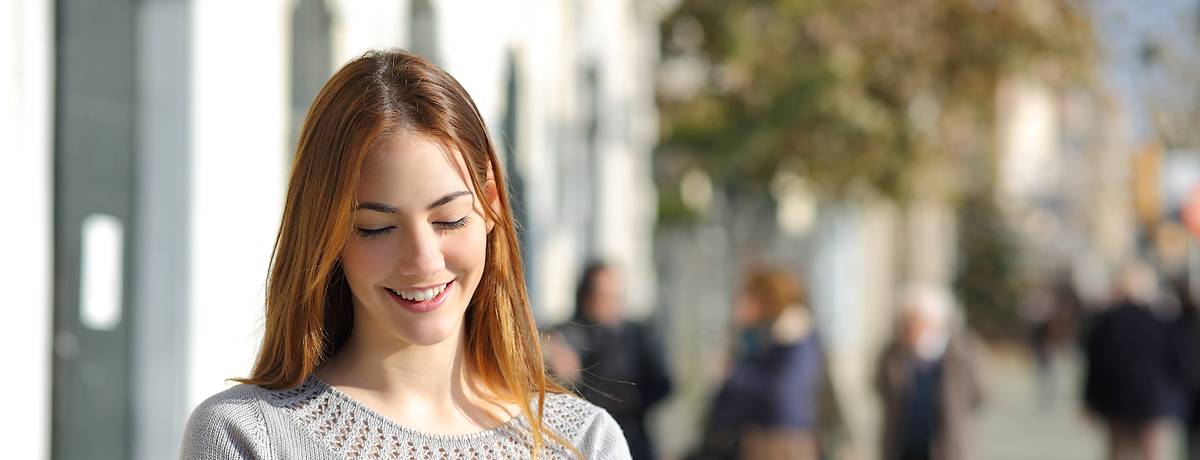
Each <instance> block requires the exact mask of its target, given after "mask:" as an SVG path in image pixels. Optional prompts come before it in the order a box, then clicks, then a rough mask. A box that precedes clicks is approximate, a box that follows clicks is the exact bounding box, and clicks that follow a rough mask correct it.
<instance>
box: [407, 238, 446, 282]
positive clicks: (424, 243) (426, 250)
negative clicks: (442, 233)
mask: <svg viewBox="0 0 1200 460" xmlns="http://www.w3.org/2000/svg"><path fill="white" fill-rule="evenodd" d="M400 240H401V242H400V248H399V250H398V251H397V258H396V271H397V272H399V274H400V275H403V276H405V277H408V278H418V279H421V280H427V279H429V278H432V277H433V276H434V275H436V274H438V272H441V271H442V270H445V268H446V259H445V258H444V257H442V247H441V241H440V240H439V239H438V237H437V233H435V232H434V231H433V229H432V228H429V227H428V226H425V228H423V229H422V228H416V229H413V230H412V231H410V232H407V235H405V237H404V238H400Z"/></svg>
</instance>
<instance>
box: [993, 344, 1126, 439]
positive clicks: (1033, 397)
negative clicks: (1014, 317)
mask: <svg viewBox="0 0 1200 460" xmlns="http://www.w3.org/2000/svg"><path fill="white" fill-rule="evenodd" d="M989 364H990V369H988V370H987V372H986V379H987V380H986V382H985V385H986V389H987V405H986V406H985V408H984V412H983V416H982V419H981V420H980V425H979V433H978V435H979V448H980V456H979V458H981V459H983V460H1095V459H1100V458H1103V457H1104V449H1103V438H1102V437H1101V432H1100V430H1099V427H1097V426H1094V425H1091V424H1090V422H1088V421H1087V420H1086V418H1085V417H1084V415H1083V414H1084V412H1083V402H1082V396H1081V395H1080V390H1081V388H1082V387H1081V385H1082V384H1081V382H1082V380H1081V379H1082V372H1083V371H1082V369H1081V366H1080V360H1079V356H1078V355H1076V354H1073V353H1061V354H1059V355H1058V356H1057V361H1055V363H1054V366H1055V368H1054V372H1055V378H1056V381H1055V389H1056V397H1055V398H1054V399H1053V400H1051V401H1050V402H1049V403H1046V404H1044V403H1042V402H1041V401H1039V399H1038V391H1037V390H1038V388H1037V382H1036V380H1035V369H1034V363H1033V360H1032V356H1030V354H1029V353H1028V352H1027V351H1026V350H1025V349H1022V348H1016V347H1003V346H1000V347H995V348H993V349H992V356H991V361H990V363H989Z"/></svg>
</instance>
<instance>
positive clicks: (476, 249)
mask: <svg viewBox="0 0 1200 460" xmlns="http://www.w3.org/2000/svg"><path fill="white" fill-rule="evenodd" d="M486 253H487V232H486V227H484V226H483V225H479V226H472V227H470V228H466V229H463V231H462V232H459V233H458V234H455V235H452V236H449V237H447V238H446V239H445V240H444V241H443V244H442V256H443V257H445V258H446V266H447V267H449V268H450V269H451V270H453V271H455V272H458V273H460V274H468V275H474V276H472V278H474V277H477V276H478V275H479V274H480V272H482V270H483V262H484V257H485V255H486Z"/></svg>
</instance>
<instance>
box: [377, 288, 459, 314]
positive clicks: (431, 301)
mask: <svg viewBox="0 0 1200 460" xmlns="http://www.w3.org/2000/svg"><path fill="white" fill-rule="evenodd" d="M452 287H454V281H453V280H451V281H450V282H448V283H445V284H439V285H437V286H430V287H426V288H411V289H399V290H397V289H392V288H385V289H384V290H385V291H387V292H388V295H389V296H391V298H392V300H394V301H395V302H396V303H397V304H399V305H400V306H401V307H404V309H406V310H409V311H412V312H414V313H428V312H431V311H433V310H436V309H437V308H438V307H439V306H441V305H442V302H444V301H445V300H446V293H448V292H450V288H452Z"/></svg>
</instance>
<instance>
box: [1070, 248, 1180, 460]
mask: <svg viewBox="0 0 1200 460" xmlns="http://www.w3.org/2000/svg"><path fill="white" fill-rule="evenodd" d="M1116 298H1117V299H1118V301H1117V302H1116V303H1115V305H1114V306H1112V307H1109V308H1108V309H1107V310H1105V311H1103V312H1101V313H1099V314H1097V316H1096V317H1095V318H1094V320H1093V322H1092V326H1091V328H1090V332H1089V333H1088V336H1087V338H1086V339H1085V347H1086V354H1087V372H1086V376H1085V381H1084V400H1085V402H1086V404H1087V407H1088V409H1089V410H1091V411H1092V412H1093V413H1095V414H1096V415H1098V416H1099V417H1100V418H1102V419H1103V420H1104V423H1105V424H1106V426H1107V429H1108V439H1109V458H1110V459H1124V458H1138V459H1145V460H1154V459H1162V458H1168V451H1169V450H1170V448H1169V447H1168V446H1167V445H1166V444H1168V443H1167V439H1168V438H1169V433H1170V430H1171V429H1172V425H1173V424H1174V422H1175V421H1176V420H1178V419H1180V418H1182V417H1184V416H1186V415H1187V414H1186V413H1185V412H1186V409H1185V408H1186V402H1187V401H1186V395H1185V391H1186V387H1187V386H1188V380H1189V376H1188V374H1189V372H1190V371H1189V370H1188V369H1189V368H1190V367H1191V366H1193V365H1194V363H1192V362H1190V361H1192V360H1193V359H1194V354H1192V353H1186V351H1185V350H1184V347H1183V346H1182V345H1183V344H1182V343H1181V342H1180V340H1181V339H1184V338H1185V336H1183V335H1180V334H1179V333H1178V332H1179V331H1178V330H1177V329H1176V326H1175V325H1174V324H1173V323H1172V322H1171V321H1167V320H1165V319H1166V318H1164V314H1168V313H1169V312H1164V311H1162V310H1161V309H1159V307H1161V306H1162V304H1161V303H1160V302H1161V301H1162V300H1163V297H1161V296H1160V295H1159V291H1158V281H1157V278H1156V276H1155V274H1154V272H1153V270H1152V269H1151V268H1150V267H1149V266H1147V265H1144V264H1141V263H1132V264H1129V265H1128V266H1126V267H1125V268H1124V269H1123V270H1122V276H1121V279H1120V280H1119V281H1118V292H1117V296H1116ZM1156 309H1158V310H1157V311H1156ZM1168 316H1169V315H1168Z"/></svg>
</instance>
